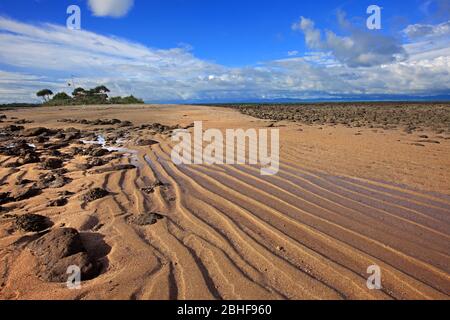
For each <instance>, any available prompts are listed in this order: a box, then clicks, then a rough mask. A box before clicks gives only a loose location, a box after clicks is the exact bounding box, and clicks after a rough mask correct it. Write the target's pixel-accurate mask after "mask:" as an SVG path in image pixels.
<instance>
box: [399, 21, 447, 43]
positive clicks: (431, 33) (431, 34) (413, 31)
mask: <svg viewBox="0 0 450 320" xmlns="http://www.w3.org/2000/svg"><path fill="white" fill-rule="evenodd" d="M403 33H404V34H405V35H406V36H407V37H408V38H410V39H417V38H437V37H450V21H447V22H443V23H441V24H438V25H431V24H412V25H409V26H407V27H406V28H405V29H404V30H403Z"/></svg>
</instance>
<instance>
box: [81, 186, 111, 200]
mask: <svg viewBox="0 0 450 320" xmlns="http://www.w3.org/2000/svg"><path fill="white" fill-rule="evenodd" d="M109 194H110V193H109V192H108V191H107V190H105V189H101V188H95V189H92V190H90V191H88V192H87V193H85V194H84V195H82V196H81V197H80V200H81V201H82V202H86V203H89V202H92V201H95V200H98V199H101V198H104V197H106V196H108V195H109Z"/></svg>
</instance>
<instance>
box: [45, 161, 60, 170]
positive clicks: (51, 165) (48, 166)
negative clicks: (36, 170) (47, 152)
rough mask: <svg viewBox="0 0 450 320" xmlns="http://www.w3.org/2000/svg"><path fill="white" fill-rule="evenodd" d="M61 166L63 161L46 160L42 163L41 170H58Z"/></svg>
mask: <svg viewBox="0 0 450 320" xmlns="http://www.w3.org/2000/svg"><path fill="white" fill-rule="evenodd" d="M62 166H63V161H62V160H61V159H58V158H48V159H46V160H45V161H44V162H43V163H42V169H44V170H52V169H58V168H61V167H62Z"/></svg>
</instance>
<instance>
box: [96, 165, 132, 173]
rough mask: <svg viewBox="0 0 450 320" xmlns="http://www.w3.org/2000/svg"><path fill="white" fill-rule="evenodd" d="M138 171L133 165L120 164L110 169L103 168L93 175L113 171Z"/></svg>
mask: <svg viewBox="0 0 450 320" xmlns="http://www.w3.org/2000/svg"><path fill="white" fill-rule="evenodd" d="M132 169H136V166H134V165H132V164H118V165H115V166H112V167H109V168H101V169H97V170H94V171H93V173H96V174H99V173H107V172H113V171H122V170H132Z"/></svg>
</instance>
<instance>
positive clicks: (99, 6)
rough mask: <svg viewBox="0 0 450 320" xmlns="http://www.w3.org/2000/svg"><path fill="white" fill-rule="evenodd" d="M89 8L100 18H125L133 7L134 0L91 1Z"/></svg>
mask: <svg viewBox="0 0 450 320" xmlns="http://www.w3.org/2000/svg"><path fill="white" fill-rule="evenodd" d="M88 4H89V8H90V9H91V11H92V12H93V14H94V15H95V16H98V17H115V18H118V17H123V16H125V15H126V14H127V13H128V12H129V11H130V9H131V8H132V7H133V4H134V0H89V2H88Z"/></svg>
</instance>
